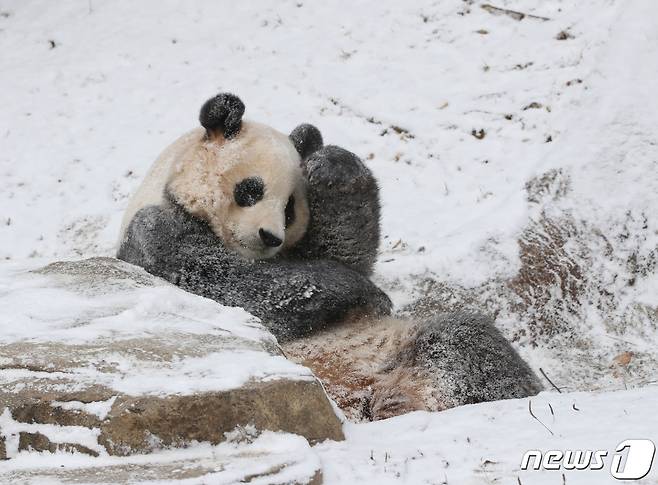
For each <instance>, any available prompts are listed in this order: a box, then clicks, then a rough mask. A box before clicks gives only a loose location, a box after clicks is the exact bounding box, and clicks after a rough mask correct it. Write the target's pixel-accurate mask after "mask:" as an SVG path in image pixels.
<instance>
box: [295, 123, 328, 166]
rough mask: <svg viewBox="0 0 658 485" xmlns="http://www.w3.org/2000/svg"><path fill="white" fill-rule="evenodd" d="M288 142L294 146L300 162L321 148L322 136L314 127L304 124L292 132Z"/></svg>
mask: <svg viewBox="0 0 658 485" xmlns="http://www.w3.org/2000/svg"><path fill="white" fill-rule="evenodd" d="M290 141H292V144H293V145H295V148H296V149H297V152H298V153H299V156H300V157H302V160H304V159H306V158H308V157H309V156H310V155H311V154H312V153H314V152H316V151H318V150H319V149H320V148H322V134H321V133H320V130H318V129H317V128H316V127H315V126H313V125H309V124H308V123H304V124H303V125H299V126H298V127H297V128H295V129H294V130H292V133H290Z"/></svg>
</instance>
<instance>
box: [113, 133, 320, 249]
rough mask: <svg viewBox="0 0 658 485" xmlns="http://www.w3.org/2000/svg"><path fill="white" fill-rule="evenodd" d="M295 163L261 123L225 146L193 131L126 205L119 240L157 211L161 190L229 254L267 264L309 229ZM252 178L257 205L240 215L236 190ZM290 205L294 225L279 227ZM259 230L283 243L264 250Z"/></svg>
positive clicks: (293, 153) (283, 141)
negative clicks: (261, 190)
mask: <svg viewBox="0 0 658 485" xmlns="http://www.w3.org/2000/svg"><path fill="white" fill-rule="evenodd" d="M300 162H301V160H300V156H299V154H298V153H297V150H296V149H295V147H294V145H293V144H292V143H291V141H290V140H289V138H288V137H287V136H286V135H284V134H283V133H280V132H278V131H276V130H274V129H272V128H270V127H268V126H265V125H262V124H260V123H253V122H246V121H245V122H243V123H242V129H241V130H240V136H238V137H235V138H232V139H228V140H227V139H225V138H224V137H223V136H222V134H215V135H213V136H208V135H207V133H206V132H205V130H203V129H201V128H198V129H195V130H193V131H191V132H189V133H187V134H185V135H183V136H182V137H180V138H179V139H178V140H176V141H175V142H174V143H173V144H172V145H171V146H170V147H168V148H167V149H166V150H165V151H164V152H163V153H162V155H161V156H160V157H158V159H157V160H156V162H155V163H154V164H153V166H152V167H151V169H150V171H149V173H148V174H147V176H146V178H145V179H144V182H143V183H142V185H141V187H140V188H139V189H138V191H137V192H136V194H135V195H134V196H133V198H132V199H131V202H130V205H129V207H128V210H127V211H126V214H125V216H124V220H123V225H122V235H124V234H125V230H126V229H127V226H128V224H129V223H130V221H131V220H132V218H133V217H134V215H135V214H136V213H137V212H138V211H139V210H140V209H142V208H143V207H146V206H149V205H160V204H162V202H163V194H164V192H165V188H167V189H168V190H169V192H170V193H171V195H172V196H173V197H174V199H175V200H176V201H178V202H179V203H180V204H181V205H183V206H184V207H185V208H186V209H187V210H188V212H189V213H190V214H192V215H193V216H195V217H197V218H199V219H202V220H204V221H206V222H207V223H208V224H209V225H210V227H211V228H212V230H213V231H214V232H215V234H217V236H218V237H220V238H221V239H222V241H223V242H224V244H225V245H226V246H227V247H228V248H229V249H231V250H233V251H237V252H239V253H240V254H242V255H243V256H245V257H248V258H260V257H270V256H273V255H274V254H275V253H276V252H278V251H279V250H280V249H284V248H287V247H291V246H293V245H294V244H295V243H296V242H297V241H299V239H300V238H301V237H302V236H303V234H304V232H305V230H306V226H307V224H308V214H309V212H308V205H307V203H306V194H305V182H304V179H303V174H302V169H301V163H300ZM250 176H258V177H260V178H261V179H262V180H263V181H264V185H265V194H264V197H263V199H262V200H260V201H259V202H258V203H257V204H255V205H253V206H251V207H239V206H237V205H236V204H235V201H234V200H233V188H234V187H235V185H236V184H237V183H238V182H240V181H241V180H244V179H246V178H248V177H250ZM291 195H292V196H294V198H295V217H294V221H293V222H292V223H291V224H290V225H289V226H288V227H286V226H285V208H286V204H287V203H288V200H289V197H290V196H291ZM261 228H262V229H264V230H267V231H268V232H270V233H271V234H274V235H275V236H277V237H278V238H280V239H282V240H283V244H282V245H281V246H278V247H264V246H263V245H262V244H261V242H260V240H259V236H258V231H259V229H261Z"/></svg>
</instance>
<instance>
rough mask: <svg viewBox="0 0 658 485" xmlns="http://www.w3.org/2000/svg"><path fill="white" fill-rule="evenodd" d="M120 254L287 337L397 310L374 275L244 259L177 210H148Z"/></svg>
mask: <svg viewBox="0 0 658 485" xmlns="http://www.w3.org/2000/svg"><path fill="white" fill-rule="evenodd" d="M118 257H119V258H120V259H123V260H124V261H127V262H129V263H133V264H136V265H139V266H141V267H143V268H144V269H146V270H147V271H148V272H150V273H152V274H154V275H156V276H160V277H162V278H165V279H167V280H168V281H170V282H172V283H174V284H176V285H178V286H180V287H181V288H183V289H185V290H187V291H190V292H191V293H195V294H198V295H201V296H204V297H207V298H211V299H213V300H215V301H217V302H219V303H221V304H224V305H230V306H240V307H243V308H245V309H246V310H247V311H249V312H250V313H252V314H254V315H256V316H258V317H260V318H261V319H262V320H263V323H264V324H265V325H266V326H267V327H268V329H269V330H270V331H271V332H272V333H274V335H275V336H276V337H278V338H279V339H283V340H286V339H291V338H295V337H297V336H300V335H306V334H309V333H312V332H313V331H315V330H317V329H320V328H324V327H326V326H327V325H329V324H331V323H333V322H336V321H340V320H341V319H343V318H344V317H345V316H346V315H348V314H352V313H365V314H373V315H382V314H387V313H388V312H390V308H391V302H390V300H389V299H388V297H387V296H386V295H385V294H384V293H383V292H382V291H381V290H380V289H379V288H377V287H376V286H375V285H374V284H373V283H372V282H370V281H369V280H368V278H366V277H365V276H363V275H361V274H359V273H357V272H355V271H353V270H351V269H349V268H347V267H346V266H344V265H342V264H340V263H337V262H335V261H329V260H318V261H312V260H310V261H290V260H286V259H274V260H258V261H251V260H247V259H244V258H242V257H240V256H238V255H237V254H235V253H233V252H231V251H228V250H226V248H225V247H224V246H223V244H222V242H221V240H219V239H218V238H217V237H216V236H215V235H214V234H213V233H212V231H211V230H210V228H209V227H208V226H207V225H205V223H203V222H201V221H198V220H197V219H194V218H193V217H191V216H190V215H189V214H187V213H185V212H184V211H183V210H182V209H181V208H179V207H176V206H171V207H170V206H150V207H146V208H143V209H141V210H140V211H139V212H138V213H137V214H136V215H135V217H134V218H133V220H132V221H131V223H130V225H129V227H128V230H127V232H126V236H125V238H124V240H123V244H122V245H121V248H120V250H119V254H118Z"/></svg>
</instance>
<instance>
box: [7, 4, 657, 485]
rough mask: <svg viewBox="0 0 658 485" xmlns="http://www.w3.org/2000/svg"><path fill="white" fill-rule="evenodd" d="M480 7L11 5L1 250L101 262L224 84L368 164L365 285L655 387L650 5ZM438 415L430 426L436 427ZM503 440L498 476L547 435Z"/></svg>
mask: <svg viewBox="0 0 658 485" xmlns="http://www.w3.org/2000/svg"><path fill="white" fill-rule="evenodd" d="M485 3H487V2H482V1H473V0H466V1H462V0H449V1H448V0H446V1H443V2H435V3H430V2H422V1H409V2H388V1H387V2H365V1H356V2H354V1H352V2H310V1H308V0H294V1H282V2H276V3H267V2H261V1H253V2H242V3H240V2H211V1H209V0H208V1H199V2H175V1H173V0H169V1H157V2H156V1H155V0H148V1H142V2H128V1H115V2H100V1H98V0H89V1H85V0H61V1H59V2H48V1H37V0H34V1H31V2H17V1H11V0H0V52H1V55H0V72H1V73H2V74H0V90H1V92H2V93H4V94H5V95H4V97H3V105H2V110H1V111H0V147H1V148H2V149H1V150H0V258H3V259H7V260H12V261H17V260H18V261H22V260H24V259H26V258H37V259H44V260H52V259H53V258H75V257H78V256H82V255H84V256H91V255H110V254H112V253H113V245H114V243H115V241H116V233H117V231H118V228H119V224H120V219H121V213H122V210H123V209H124V208H125V206H126V204H127V199H128V197H129V194H130V193H131V191H132V190H134V189H135V188H136V186H137V184H138V183H139V180H140V178H141V177H142V176H143V175H144V174H145V172H146V170H147V169H148V166H149V164H150V163H151V162H152V161H153V160H154V159H155V157H156V156H157V154H158V153H159V151H160V150H162V149H163V148H164V147H165V146H166V145H167V144H168V143H169V142H171V141H172V140H173V139H175V138H176V137H177V136H178V135H179V134H180V133H182V132H183V131H184V130H187V129H189V128H190V127H192V126H194V125H195V124H196V114H197V110H198V108H199V107H200V105H201V103H202V102H203V101H204V100H205V99H206V98H207V97H209V96H210V95H212V94H213V93H216V92H218V91H223V90H230V91H233V92H235V93H236V94H238V95H240V97H241V98H242V99H243V100H244V101H245V104H246V106H247V116H248V117H250V118H252V119H256V120H259V121H263V122H265V123H269V124H271V125H272V126H274V127H276V128H278V129H280V130H282V131H289V130H291V129H292V128H293V127H294V126H296V125H297V124H298V123H300V122H303V121H308V122H311V123H314V124H315V125H316V126H318V127H319V128H320V129H321V131H322V132H323V134H324V137H325V140H326V141H327V142H328V143H333V144H338V145H341V146H344V147H347V148H349V149H351V150H353V151H355V152H356V153H358V154H359V155H360V156H362V157H363V158H364V159H365V160H366V161H367V163H368V164H369V166H370V167H371V168H372V169H373V170H374V172H375V174H376V175H377V177H378V178H379V180H380V183H381V188H382V197H383V221H382V223H383V229H384V234H385V239H384V241H383V245H382V252H381V256H380V258H379V262H378V265H377V269H376V276H375V279H376V280H377V282H378V283H379V284H381V285H382V286H383V287H384V288H385V289H386V290H387V291H388V292H389V293H390V294H391V295H392V296H393V297H394V300H395V302H396V304H397V307H398V309H400V310H402V311H404V312H406V313H409V314H411V315H419V316H422V315H423V314H424V313H426V312H434V311H440V310H442V309H449V308H454V307H467V308H471V307H474V308H478V309H485V310H486V311H489V312H491V313H493V314H495V315H496V317H497V323H498V324H499V325H500V326H501V328H502V330H503V331H504V332H505V334H506V335H507V336H508V337H509V338H510V339H512V340H513V341H514V342H515V345H517V347H518V348H519V350H520V352H521V353H522V355H523V356H524V357H525V358H526V359H528V361H529V362H530V363H531V365H532V366H533V367H534V368H535V369H539V368H540V367H541V368H542V369H543V370H545V371H546V372H547V374H548V375H549V376H550V377H551V378H552V380H553V381H554V382H556V383H557V384H558V385H559V386H560V387H562V388H564V389H567V390H584V389H603V390H605V389H608V390H609V389H623V388H625V387H637V388H642V387H644V386H646V385H648V384H650V383H652V382H655V381H656V373H657V372H658V346H657V345H656V343H658V261H657V260H658V135H657V134H656V126H658V109H657V108H658V101H657V100H656V96H655V83H656V78H657V76H658V29H656V21H655V19H656V15H657V14H658V5H656V3H655V2H653V1H651V0H634V1H623V0H561V1H553V2H541V1H539V0H517V1H512V0H499V1H497V2H495V3H494V5H496V6H499V7H504V8H509V9H513V10H517V11H521V12H525V13H528V14H534V15H535V16H538V17H545V18H548V19H549V20H543V19H541V18H536V17H530V16H529V17H525V18H524V19H522V20H520V21H518V20H515V19H514V18H512V17H510V16H508V15H494V14H492V13H491V11H489V10H485V9H483V8H481V6H482V5H483V4H485ZM633 392H638V393H646V394H638V395H642V396H644V397H643V398H642V399H653V400H654V401H655V399H656V397H658V395H656V394H655V391H654V390H651V389H649V390H646V391H629V392H628V394H625V393H622V394H605V393H603V394H601V395H599V396H596V397H591V399H594V400H595V401H596V403H597V406H600V409H601V410H602V411H601V412H604V413H608V415H609V416H616V414H614V413H616V410H617V409H619V406H620V403H619V399H622V400H623V399H626V398H625V397H619V396H630V397H629V399H634V397H633V396H635V394H633ZM551 398H552V397H551ZM565 399H566V398H565ZM565 402H566V401H565ZM486 406H491V409H501V410H506V409H507V408H506V407H505V406H516V404H508V403H504V404H500V405H499V404H492V405H485V406H482V407H473V408H464V409H459V410H454V411H451V413H457V414H458V415H460V416H462V415H463V419H460V420H458V421H456V422H455V423H454V426H455V427H457V428H459V427H460V426H462V425H463V424H464V423H468V422H470V421H471V420H473V422H478V420H481V419H482V417H481V414H480V413H481V412H482V410H483V409H489V408H487V407H486ZM497 406H501V407H500V408H498V407H497ZM519 406H521V407H524V406H525V404H519ZM510 409H511V408H510ZM642 409H644V411H638V413H640V414H639V416H640V418H638V423H643V422H644V423H645V424H646V426H649V425H651V426H652V427H649V428H646V432H647V433H650V434H651V433H652V434H653V436H654V437H658V425H656V423H655V421H651V422H649V421H646V418H647V416H650V415H651V412H650V411H649V410H648V408H642ZM496 412H498V411H496ZM500 412H507V411H500ZM460 413H461V414H460ZM450 416H454V415H453V414H450V415H445V416H443V415H442V416H437V417H430V418H428V419H430V420H434V419H436V420H439V421H440V422H441V424H440V425H438V426H439V428H441V429H443V426H444V424H443V422H444V421H446V422H447V421H448V420H449V418H450ZM579 416H580V415H579ZM405 419H407V418H399V419H397V420H393V421H386V422H383V423H376V424H372V425H370V424H369V425H363V426H364V428H359V426H362V425H357V426H355V427H354V428H353V429H354V430H355V431H354V433H352V434H351V435H350V436H351V437H350V439H349V440H348V442H347V444H346V445H340V447H337V448H332V447H331V446H330V447H328V448H327V449H326V450H324V451H321V452H320V453H321V454H328V456H329V455H330V456H333V457H334V459H335V460H339V461H341V465H340V466H338V468H336V469H335V475H332V473H334V472H331V473H329V476H330V477H333V476H340V474H341V473H346V472H345V467H347V466H348V464H349V463H351V462H350V461H349V460H347V455H349V454H350V451H349V450H350V449H352V448H350V447H351V446H352V444H353V445H354V447H355V448H354V449H357V448H358V447H360V446H364V447H365V446H366V445H365V444H364V443H365V442H366V441H367V436H368V433H370V432H371V430H374V429H377V430H380V429H381V430H382V431H381V436H385V435H387V434H393V430H398V429H399V427H400V426H402V425H406V423H407V421H405ZM409 419H411V418H409ZM450 419H451V418H450ZM557 419H559V418H557V417H556V420H557ZM613 419H614V418H613V417H611V418H610V423H611V426H612V423H613ZM442 420H443V421H442ZM439 421H437V422H439ZM565 422H566V423H567V424H565V425H564V426H566V427H565V428H564V429H565V431H564V434H565V436H567V435H568V434H569V432H568V429H569V426H572V425H573V426H578V430H580V431H578V436H582V437H583V441H582V442H583V443H585V442H587V443H589V442H590V441H591V442H592V446H596V447H600V446H608V443H607V441H606V443H604V444H599V442H598V441H597V440H598V438H597V436H599V435H596V434H588V433H590V431H588V429H586V426H587V423H591V425H592V426H595V425H596V423H597V421H596V418H595V417H592V418H591V420H590V421H586V422H583V423H579V422H578V421H568V420H565ZM581 424H582V427H581ZM509 426H510V427H512V426H513V424H512V423H511V422H510V423H509ZM524 426H525V425H522V424H519V425H518V428H513V429H515V430H516V429H518V430H523V429H525V428H524ZM633 426H635V425H632V426H631V425H630V424H629V425H628V426H626V424H624V425H620V428H619V429H620V430H621V431H620V435H619V436H620V437H621V435H622V434H623V435H624V436H625V437H631V436H630V434H633V433H635V432H636V430H637V432H640V430H641V426H642V425H641V424H638V425H637V426H638V427H633ZM457 428H456V429H457ZM361 429H363V431H359V430H361ZM625 430H628V433H629V436H626V435H625V434H624V433H625ZM372 432H373V433H374V431H372ZM377 432H379V431H377ZM596 432H597V433H598V432H599V431H596ZM361 433H362V434H361ZM409 433H410V434H409V436H410V441H413V440H415V439H418V440H420V441H423V440H426V439H430V438H428V437H427V436H429V435H428V433H429V432H428V431H427V430H425V431H423V430H422V429H420V428H419V429H416V430H415V431H412V430H410V431H409ZM437 433H438V431H437ZM581 433H582V434H581ZM591 433H593V431H592V432H591ZM508 434H509V435H510V436H514V432H513V431H510V432H509V433H508ZM575 434H576V432H574V435H575ZM359 436H361V437H359ZM373 436H374V435H373ZM615 436H617V435H615ZM503 438H504V439H502V440H499V441H497V440H496V439H494V438H490V439H491V441H488V442H487V443H489V444H488V445H487V446H490V447H491V449H492V450H494V451H495V454H496V456H497V459H496V461H500V463H501V465H500V467H501V468H500V470H501V471H500V473H501V475H500V476H504V477H506V478H505V480H503V481H504V482H505V483H507V482H509V480H510V478H509V477H511V476H512V475H510V473H511V471H510V470H512V468H511V466H512V464H513V463H516V462H517V461H518V460H519V459H520V456H519V457H517V456H516V454H514V453H511V452H510V451H509V449H510V448H508V447H507V445H509V446H510V447H515V446H519V447H521V446H522V445H523V446H525V444H527V445H528V446H536V447H541V446H544V445H543V443H544V442H538V443H537V444H532V445H531V443H530V441H532V440H530V441H527V442H526V441H523V440H519V441H518V442H517V441H514V440H513V442H511V443H506V440H507V439H508V437H507V436H503ZM431 439H435V438H431ZM360 440H361V441H360ZM595 441H596V443H594V442H595ZM385 443H386V442H385V441H384V444H382V450H383V447H385V446H387V445H385ZM533 443H534V442H533ZM566 443H567V442H561V444H560V446H561V445H563V444H566ZM345 446H346V447H347V448H341V447H345ZM391 446H392V445H391ZM437 446H438V448H436V449H437V450H442V449H444V448H441V447H442V446H443V445H442V444H439V445H437ZM547 446H548V444H547ZM405 449H406V450H407V452H408V451H409V449H410V448H405ZM515 449H516V448H515ZM341 453H342V455H341ZM515 453H516V452H515ZM404 456H409V455H404ZM355 459H356V458H355ZM483 459H486V457H485V455H483ZM471 465H472V463H471V464H470V465H469V467H470V468H469V467H467V468H464V470H472V468H473V466H471ZM355 466H356V465H355ZM400 466H401V465H400ZM497 466H498V465H497ZM516 466H517V467H518V464H517V465H516ZM341 467H342V468H341ZM427 467H428V474H429V473H431V470H429V468H430V466H429V465H428V466H427ZM341 470H342V471H341ZM364 473H365V472H364ZM378 473H379V472H376V473H373V474H370V475H369V474H365V475H363V476H364V477H367V478H372V477H375V481H381V480H383V478H382V477H383V476H384V475H381V474H378ZM382 473H383V472H382ZM460 473H461V472H460ZM464 473H465V474H466V475H468V472H466V471H465V472H464ZM448 476H450V474H448ZM474 476H476V477H478V478H475V479H474V480H476V482H475V483H492V482H494V480H493V478H491V476H490V475H489V474H488V473H486V474H484V473H483V474H480V475H474ZM386 477H388V478H390V476H388V475H386ZM388 478H387V479H388ZM521 479H522V480H523V484H526V483H560V482H559V480H560V478H557V479H556V478H555V477H553V476H550V477H548V478H546V479H545V480H546V481H545V482H541V481H540V479H539V478H535V477H534V476H533V477H530V478H529V479H528V481H526V480H525V479H524V478H523V477H522V478H521ZM542 479H543V478H542ZM441 480H443V478H442V475H439V476H437V477H436V478H433V479H431V480H430V482H429V483H432V482H433V483H441ZM477 480H479V481H477ZM409 483H416V482H414V481H411V482H409ZM448 483H455V482H454V480H453V481H450V482H448ZM458 483H468V482H465V481H459V482H458ZM511 483H514V479H512V482H511ZM566 483H571V481H570V480H567V482H566ZM584 483H587V482H584Z"/></svg>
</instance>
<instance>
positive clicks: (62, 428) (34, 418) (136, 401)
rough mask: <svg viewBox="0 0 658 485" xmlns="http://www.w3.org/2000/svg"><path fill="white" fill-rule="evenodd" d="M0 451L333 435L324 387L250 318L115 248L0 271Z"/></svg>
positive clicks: (108, 450) (7, 454)
mask: <svg viewBox="0 0 658 485" xmlns="http://www.w3.org/2000/svg"><path fill="white" fill-rule="evenodd" d="M0 327H1V330H0V458H13V457H16V456H17V455H18V454H19V453H20V451H22V450H29V449H34V450H39V451H43V450H46V451H77V452H82V453H86V454H89V455H94V456H98V455H105V454H109V455H130V454H134V453H146V452H152V451H155V450H158V449H162V448H169V447H181V446H186V445H188V444H189V443H192V442H210V443H212V444H217V443H219V442H221V441H223V440H225V433H227V432H231V430H233V429H235V428H236V426H248V425H253V426H255V428H257V429H260V430H272V431H285V432H289V433H294V434H298V435H301V436H303V437H305V438H306V439H308V440H309V441H310V442H316V441H319V440H324V439H327V438H330V439H336V440H339V439H342V438H343V433H342V428H341V423H340V420H339V419H338V417H337V416H336V414H335V412H334V409H333V407H332V405H331V403H330V401H329V400H328V399H327V397H326V394H325V392H324V390H323V388H322V385H321V384H320V383H319V382H318V381H317V380H316V379H315V377H314V376H313V375H312V373H311V372H310V371H309V370H308V369H306V368H305V367H303V366H300V365H297V364H295V363H292V362H290V361H289V360H287V359H286V358H285V357H284V356H283V354H282V352H281V350H280V349H279V347H278V345H277V343H276V340H275V339H274V337H273V336H272V335H271V334H270V333H269V332H267V331H266V330H265V329H264V328H263V327H262V326H261V325H260V323H259V322H258V320H257V319H255V318H254V317H252V316H250V315H249V314H248V313H246V312H244V311H243V310H241V309H237V308H227V307H223V306H221V305H218V304H217V303H215V302H212V301H210V300H206V299H204V298H200V297H197V296H194V295H191V294H188V293H186V292H184V291H182V290H180V289H178V288H176V287H175V286H172V285H169V284H168V283H166V282H164V281H162V280H160V279H158V278H155V277H153V276H151V275H149V274H147V273H145V272H144V271H142V270H141V269H139V268H135V267H133V266H131V265H128V264H125V263H123V262H120V261H117V260H114V259H111V258H94V259H87V260H84V261H76V262H59V263H54V264H50V265H48V266H46V267H44V268H42V269H39V270H36V271H31V272H28V271H25V270H24V269H16V268H13V269H12V268H11V267H10V268H7V267H4V268H3V269H2V273H0Z"/></svg>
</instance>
